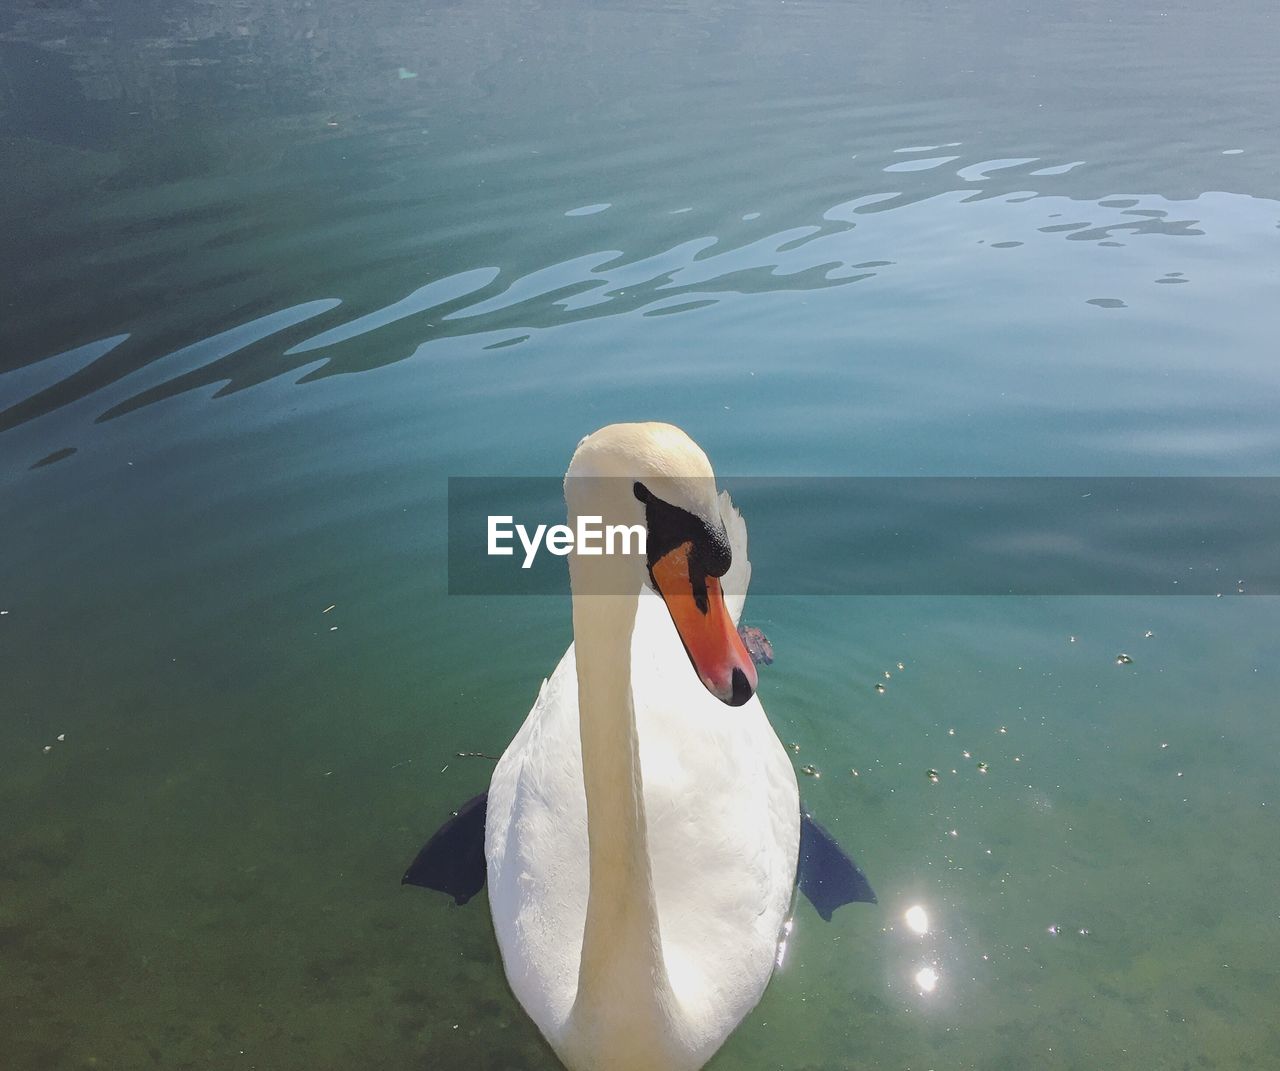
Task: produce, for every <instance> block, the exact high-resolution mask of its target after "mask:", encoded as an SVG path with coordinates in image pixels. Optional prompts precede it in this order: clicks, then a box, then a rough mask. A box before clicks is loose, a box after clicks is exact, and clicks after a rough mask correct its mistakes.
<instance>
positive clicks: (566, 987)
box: [485, 425, 800, 1071]
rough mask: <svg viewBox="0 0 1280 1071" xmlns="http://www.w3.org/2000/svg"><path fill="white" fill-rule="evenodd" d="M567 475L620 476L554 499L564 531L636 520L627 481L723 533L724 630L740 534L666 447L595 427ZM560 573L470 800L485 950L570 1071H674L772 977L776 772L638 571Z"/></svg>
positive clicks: (749, 722) (786, 811)
mask: <svg viewBox="0 0 1280 1071" xmlns="http://www.w3.org/2000/svg"><path fill="white" fill-rule="evenodd" d="M575 475H581V476H589V477H590V476H622V477H627V479H622V480H606V481H596V482H593V481H591V480H586V481H582V482H581V484H580V485H578V486H575V487H570V483H571V482H572V481H571V480H569V481H566V497H567V499H568V501H569V506H570V514H571V515H573V514H575V513H577V514H584V513H592V514H596V515H600V516H603V517H604V518H605V520H606V522H608V521H611V520H619V521H625V522H627V523H631V522H632V521H634V519H635V516H636V515H637V511H640V512H639V515H640V516H641V517H643V508H642V507H640V506H639V505H638V504H637V503H636V502H635V496H634V495H629V494H628V492H629V490H630V483H629V480H630V478H631V477H636V478H639V477H645V478H646V479H647V480H648V481H649V485H650V486H651V487H653V488H655V491H656V492H657V493H658V494H660V495H661V496H662V498H663V500H664V502H673V503H677V504H678V505H680V506H681V507H682V508H683V509H685V510H688V511H690V513H696V515H697V516H699V517H702V518H706V519H708V520H714V521H715V522H716V523H719V522H720V519H721V516H722V515H723V523H724V525H725V529H727V535H728V539H729V543H730V545H731V547H732V550H733V566H732V568H731V569H730V571H729V573H727V574H726V575H725V576H724V581H723V587H724V598H725V605H726V606H727V609H728V612H729V613H730V614H732V616H733V617H734V618H735V619H736V617H737V616H738V614H739V613H740V612H741V608H742V602H743V600H744V599H745V596H746V584H747V580H748V578H749V574H750V569H749V567H748V566H747V563H746V555H745V550H746V547H745V542H746V537H745V527H744V526H743V525H742V523H741V519H740V518H739V517H738V516H737V514H736V512H734V511H733V510H732V507H731V506H728V508H727V509H722V508H721V504H720V500H718V499H717V498H716V497H715V494H714V489H713V485H711V484H710V480H709V478H710V477H711V470H710V466H709V464H708V463H707V462H706V459H705V456H704V455H703V454H702V452H701V451H700V450H698V448H697V447H696V446H694V445H693V443H692V442H691V441H690V440H689V439H688V438H687V437H686V436H685V435H684V433H683V432H680V431H678V430H677V429H675V428H670V427H669V426H667V425H615V426H614V427H611V428H606V429H604V430H603V431H601V432H597V433H596V435H594V436H591V437H590V438H588V439H586V440H584V441H583V443H582V444H580V446H579V450H578V452H577V454H575V456H574V463H573V465H571V466H570V471H569V476H570V477H573V476H575ZM684 477H696V478H698V481H699V482H697V483H692V482H689V481H684V480H683V478H684ZM704 483H705V486H704V485H703V484H704ZM707 487H711V488H712V489H711V490H710V491H708V490H707V489H706V488H707ZM658 488H661V490H660V491H657V489H658ZM724 502H725V504H726V506H727V497H726V498H725V499H724ZM713 512H714V514H715V517H714V519H713V518H712V517H711V514H712V513H713ZM651 538H652V537H651ZM570 575H571V579H572V582H573V589H574V600H573V621H574V640H575V642H574V645H573V646H571V647H570V648H569V650H568V651H567V652H566V653H565V655H564V657H563V658H562V659H561V661H560V664H559V665H558V666H557V667H556V669H555V672H554V673H553V674H552V675H551V677H550V678H549V679H548V680H547V681H546V682H545V683H544V684H543V687H542V690H541V692H540V693H539V695H538V699H537V702H536V703H535V704H534V706H533V709H532V710H531V711H530V713H529V715H528V717H527V719H526V720H525V723H524V725H523V727H522V728H521V729H520V731H519V733H517V735H516V737H515V739H514V740H513V741H512V742H511V745H510V746H509V747H508V748H507V750H506V752H505V753H504V754H503V756H502V758H501V760H500V761H499V762H498V765H497V768H496V769H495V771H494V774H493V779H492V782H491V784H490V788H489V797H488V805H487V815H486V831H485V856H486V860H487V869H488V882H489V897H490V904H491V907H492V911H493V923H494V929H495V932H496V933H497V938H498V945H499V948H500V949H501V952H502V959H503V964H504V966H505V968H506V973H507V979H508V981H509V982H510V984H511V988H512V990H513V992H514V993H515V995H516V997H517V999H518V1000H519V1001H520V1003H521V1004H522V1005H523V1006H524V1008H525V1010H526V1011H527V1012H528V1013H529V1016H530V1017H531V1018H532V1019H533V1020H534V1022H535V1023H537V1025H538V1027H539V1029H540V1030H541V1031H542V1033H543V1035H544V1036H545V1037H546V1038H547V1040H548V1041H549V1042H550V1044H551V1046H552V1047H553V1048H554V1049H555V1051H556V1053H557V1054H558V1055H559V1056H560V1058H561V1060H562V1061H563V1062H564V1063H565V1064H566V1065H567V1066H568V1067H569V1068H570V1069H571V1071H695V1069H697V1068H699V1067H701V1066H702V1065H703V1064H704V1063H705V1062H706V1061H707V1060H708V1059H709V1058H710V1057H711V1055H712V1054H713V1053H714V1052H715V1051H716V1049H718V1048H719V1047H720V1045H721V1044H722V1043H723V1042H724V1040H725V1039H726V1038H727V1037H728V1035H729V1034H730V1032H731V1031H732V1030H733V1029H734V1028H735V1027H736V1026H737V1025H738V1023H739V1022H740V1021H741V1020H742V1018H743V1017H744V1016H745V1015H746V1014H747V1012H749V1011H750V1010H751V1009H752V1008H753V1007H754V1006H755V1004H756V1003H757V1001H759V999H760V997H761V994H762V993H763V992H764V989H765V986H766V985H767V984H768V981H769V977H770V975H771V974H772V971H773V965H774V959H775V955H776V949H777V941H778V938H779V935H780V932H781V930H782V927H783V924H784V922H785V920H786V917H787V913H788V911H789V909H790V905H791V901H792V895H793V890H794V886H795V879H796V861H797V852H798V846H799V838H800V807H799V797H798V790H797V786H796V779H795V773H794V771H793V770H792V767H791V763H790V761H789V759H788V756H787V754H786V752H785V751H784V749H783V747H782V745H781V744H780V743H779V741H778V738H777V736H776V735H775V734H774V732H773V730H772V728H771V727H770V725H769V723H768V720H767V719H766V717H765V713H764V709H763V708H762V707H761V705H760V702H759V700H758V699H756V698H755V697H754V696H752V698H750V699H749V700H747V701H746V703H745V704H744V705H739V706H728V705H726V703H727V702H730V701H733V700H725V702H722V701H721V700H720V699H717V698H716V696H715V695H713V694H711V692H710V691H709V690H708V688H710V687H711V685H710V684H707V686H706V687H704V684H703V683H702V682H700V681H699V679H698V674H697V673H695V672H694V669H693V667H691V665H690V658H691V657H692V656H691V655H686V649H685V647H682V639H681V637H682V634H683V628H682V631H681V632H679V633H678V632H677V629H676V626H675V625H674V624H673V620H672V614H671V613H669V612H668V608H667V605H664V602H663V599H662V598H660V597H659V595H658V594H655V592H654V591H653V590H652V589H651V588H650V587H649V586H648V585H647V584H646V581H645V575H644V570H643V565H642V566H641V568H640V569H639V570H637V568H636V564H635V562H634V560H631V561H628V560H627V559H625V558H619V557H614V558H610V557H599V558H586V557H578V556H576V555H575V556H571V558H570ZM591 591H609V592H611V593H610V594H588V593H587V592H591ZM618 592H621V594H618ZM700 672H701V671H700ZM705 679H706V677H705V676H704V680H705Z"/></svg>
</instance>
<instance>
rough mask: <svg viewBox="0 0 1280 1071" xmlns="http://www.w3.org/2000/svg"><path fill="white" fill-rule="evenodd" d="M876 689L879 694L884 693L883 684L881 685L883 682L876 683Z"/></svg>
mask: <svg viewBox="0 0 1280 1071" xmlns="http://www.w3.org/2000/svg"><path fill="white" fill-rule="evenodd" d="M876 691H877V692H879V693H880V694H881V695H884V685H883V684H877V685H876Z"/></svg>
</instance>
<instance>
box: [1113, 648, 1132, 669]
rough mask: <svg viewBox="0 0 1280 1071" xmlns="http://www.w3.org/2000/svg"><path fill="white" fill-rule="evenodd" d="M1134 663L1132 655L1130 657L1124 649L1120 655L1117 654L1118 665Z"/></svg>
mask: <svg viewBox="0 0 1280 1071" xmlns="http://www.w3.org/2000/svg"><path fill="white" fill-rule="evenodd" d="M1132 664H1133V659H1132V658H1130V657H1129V656H1128V655H1127V654H1125V653H1124V652H1123V651H1121V652H1120V653H1119V654H1118V655H1116V665H1117V666H1130V665H1132Z"/></svg>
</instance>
